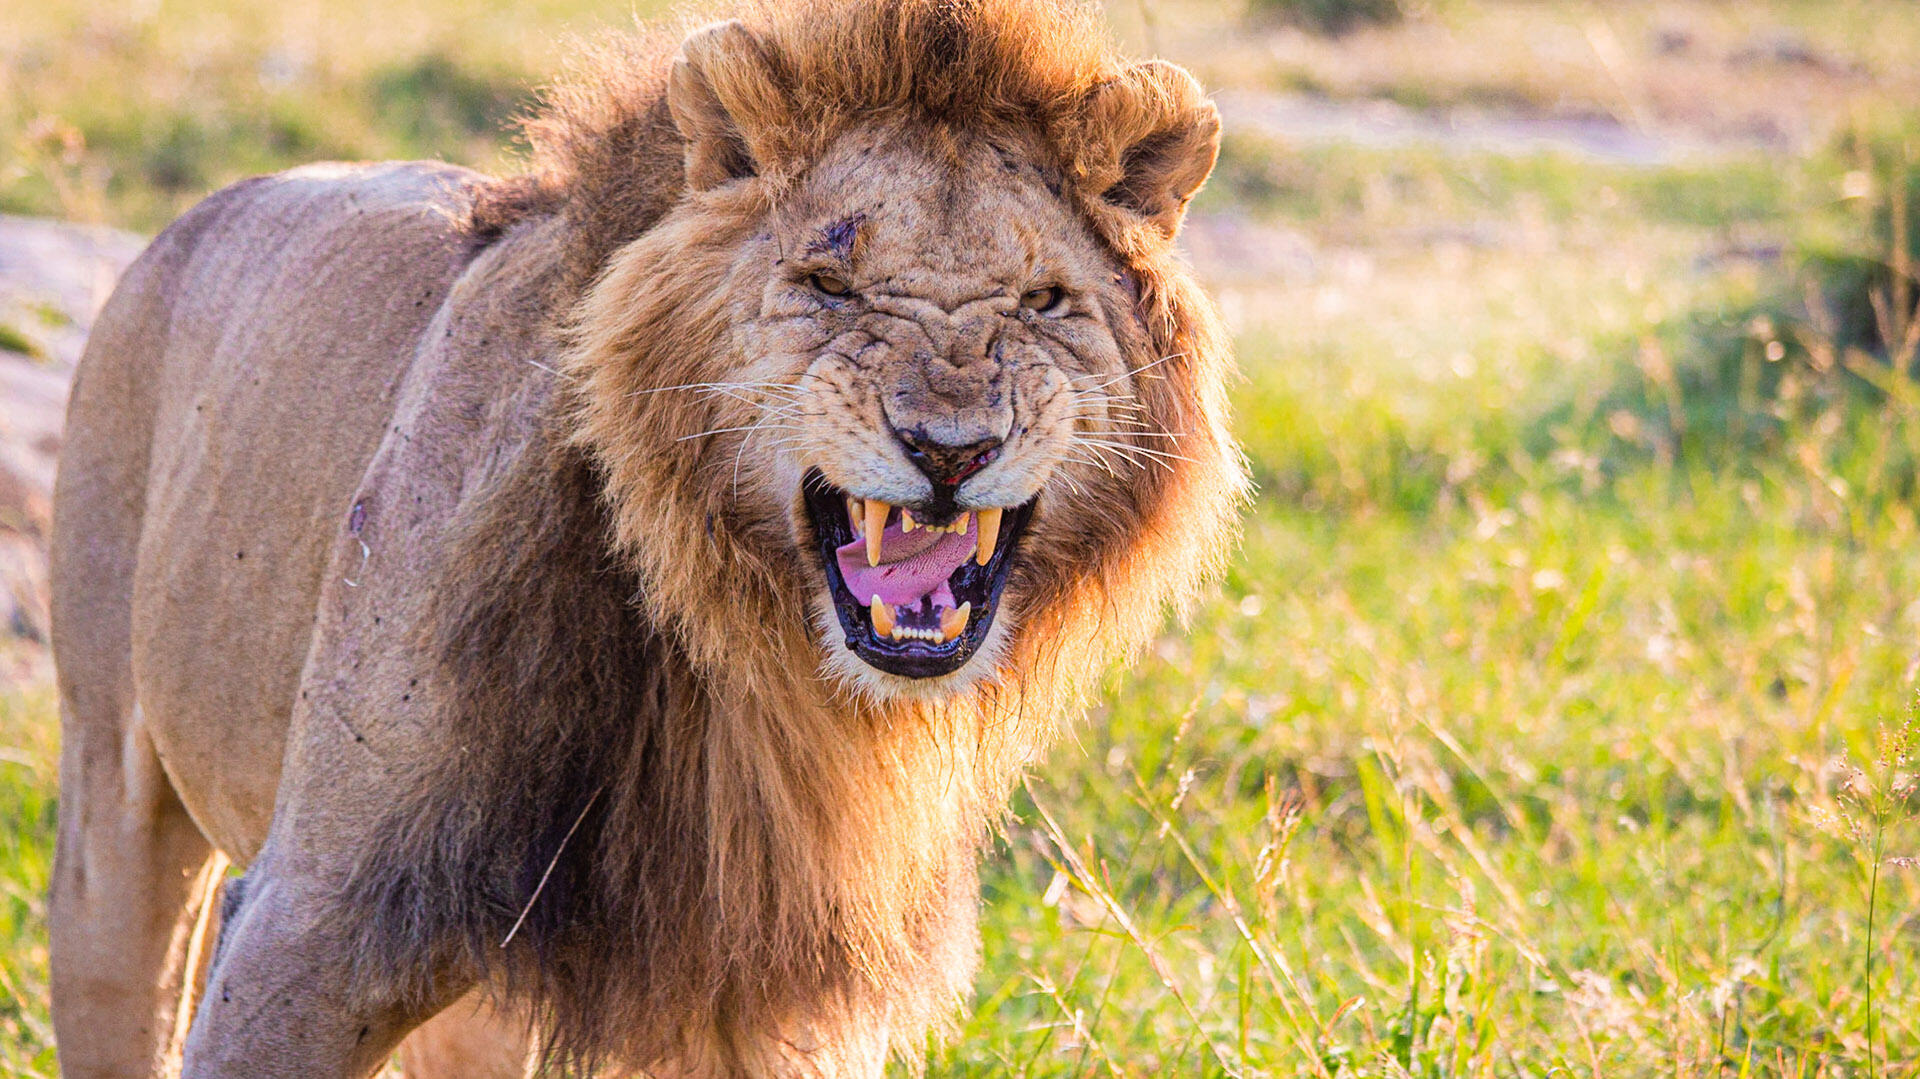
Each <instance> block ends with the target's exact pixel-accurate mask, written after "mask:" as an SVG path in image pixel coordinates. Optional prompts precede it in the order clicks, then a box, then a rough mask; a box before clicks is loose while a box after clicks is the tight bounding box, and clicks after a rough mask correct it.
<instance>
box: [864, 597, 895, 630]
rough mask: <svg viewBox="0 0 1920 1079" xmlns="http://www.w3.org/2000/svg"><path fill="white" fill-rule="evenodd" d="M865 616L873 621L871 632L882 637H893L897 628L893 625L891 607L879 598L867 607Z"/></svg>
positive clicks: (874, 599)
mask: <svg viewBox="0 0 1920 1079" xmlns="http://www.w3.org/2000/svg"><path fill="white" fill-rule="evenodd" d="M867 614H868V616H869V617H871V618H872V619H873V631H874V632H875V633H877V634H879V635H880V636H882V637H891V636H893V635H894V634H893V631H894V630H895V629H897V628H898V627H897V626H895V625H894V623H893V607H892V605H891V604H889V603H887V602H886V601H885V600H883V599H881V598H880V597H879V596H877V595H876V596H874V597H873V602H872V603H869V604H868V605H867Z"/></svg>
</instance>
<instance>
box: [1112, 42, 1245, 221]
mask: <svg viewBox="0 0 1920 1079" xmlns="http://www.w3.org/2000/svg"><path fill="white" fill-rule="evenodd" d="M1081 117H1082V124H1083V126H1082V139H1083V140H1084V145H1083V148H1082V149H1083V152H1082V156H1081V169H1082V171H1083V173H1084V175H1085V179H1086V182H1087V184H1088V185H1089V187H1090V188H1091V190H1092V191H1094V192H1095V193H1097V194H1098V196H1099V197H1100V199H1102V200H1103V201H1105V202H1106V203H1108V204H1110V205H1112V206H1115V207H1118V208H1119V209H1121V210H1124V211H1126V212H1128V213H1130V214H1133V215H1136V216H1138V217H1141V218H1144V219H1146V221H1147V222H1148V223H1150V224H1152V225H1153V226H1154V227H1155V228H1157V229H1158V230H1159V231H1160V232H1161V234H1162V235H1164V236H1166V237H1167V238H1168V239H1172V238H1173V235H1174V233H1176V232H1178V231H1179V229H1180V218H1181V216H1182V215H1183V214H1185V213H1186V209H1187V202H1188V200H1190V199H1192V198H1193V194H1194V192H1196V191H1198V190H1200V185H1201V184H1202V183H1204V182H1206V179H1207V175H1208V174H1209V173H1211V172H1212V171H1213V163H1214V160H1215V159H1216V158H1218V157H1219V156H1220V111H1219V110H1218V109H1216V108H1214V106H1213V102H1211V101H1208V100H1207V97H1206V93H1205V91H1203V90H1202V89H1201V88H1200V83H1199V80H1197V79H1195V78H1194V77H1193V76H1192V75H1189V74H1188V73H1187V72H1186V69H1184V68H1182V67H1179V66H1178V65H1176V64H1170V63H1167V62H1166V61H1165V60H1149V61H1147V62H1145V63H1141V64H1135V65H1134V66H1132V67H1130V68H1128V69H1127V70H1126V71H1124V72H1122V73H1120V74H1119V75H1118V76H1116V77H1114V78H1112V79H1108V80H1107V81H1105V82H1102V83H1099V84H1098V85H1096V86H1094V87H1093V89H1092V90H1089V91H1088V92H1087V97H1086V100H1085V102H1084V106H1083V108H1082V111H1081Z"/></svg>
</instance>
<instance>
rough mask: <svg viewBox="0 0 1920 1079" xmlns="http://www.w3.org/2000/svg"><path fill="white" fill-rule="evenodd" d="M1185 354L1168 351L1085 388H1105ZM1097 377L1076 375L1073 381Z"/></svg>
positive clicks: (1097, 376) (1096, 376)
mask: <svg viewBox="0 0 1920 1079" xmlns="http://www.w3.org/2000/svg"><path fill="white" fill-rule="evenodd" d="M1185 355H1186V353H1184V352H1174V353H1170V354H1168V355H1165V356H1162V357H1160V358H1159V359H1157V360H1155V361H1153V362H1152V363H1144V364H1141V365H1140V366H1139V367H1136V368H1134V369H1133V370H1131V371H1123V372H1121V373H1120V374H1117V375H1115V376H1113V377H1112V378H1109V379H1107V380H1106V381H1105V382H1102V383H1100V384H1098V385H1095V386H1088V387H1087V389H1090V390H1104V389H1106V388H1107V387H1108V386H1111V385H1113V384H1114V383H1116V382H1122V381H1125V380H1126V379H1129V378H1132V377H1133V376H1135V375H1137V374H1141V373H1142V372H1145V371H1151V370H1153V369H1154V368H1156V367H1158V366H1160V365H1161V364H1163V363H1167V362H1169V361H1172V360H1177V359H1180V358H1181V357H1182V356H1185ZM1099 377H1100V376H1099V375H1097V374H1095V375H1080V376H1077V377H1076V378H1075V379H1074V381H1076V382H1078V381H1079V380H1080V379H1082V378H1099Z"/></svg>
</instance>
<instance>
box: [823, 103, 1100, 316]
mask: <svg viewBox="0 0 1920 1079" xmlns="http://www.w3.org/2000/svg"><path fill="white" fill-rule="evenodd" d="M800 207H801V210H800V212H799V213H797V214H796V215H794V217H795V219H794V220H793V221H792V222H791V223H790V225H789V228H791V229H793V230H795V231H796V232H798V233H799V235H798V236H796V237H795V239H796V241H797V242H799V243H801V245H802V249H803V250H804V251H806V252H809V253H812V254H828V255H832V254H836V253H838V254H843V255H845V256H846V257H847V258H848V261H849V262H850V263H852V264H853V265H855V266H857V267H858V268H859V269H860V270H861V271H862V274H863V276H866V277H868V278H870V279H872V280H888V279H896V280H899V281H900V282H901V283H902V284H906V285H911V284H915V283H924V282H923V281H922V279H923V278H925V277H926V276H927V275H932V276H933V277H934V278H935V279H939V278H974V279H977V282H978V283H980V284H984V285H993V284H998V285H1003V286H1006V287H1014V286H1017V285H1022V284H1024V283H1026V281H1027V279H1028V278H1030V277H1032V276H1033V275H1036V274H1039V275H1052V276H1054V277H1069V278H1078V277H1083V276H1085V277H1092V278H1095V279H1097V277H1098V275H1099V274H1100V272H1101V270H1102V268H1103V264H1104V262H1105V258H1104V255H1103V253H1102V251H1101V249H1100V247H1099V246H1098V244H1097V242H1096V241H1095V240H1094V239H1093V236H1092V234H1091V232H1090V231H1089V230H1088V229H1087V227H1086V224H1085V222H1084V221H1083V220H1082V218H1081V216H1080V215H1079V213H1078V212H1077V211H1076V210H1075V209H1074V207H1072V206H1071V205H1070V204H1069V203H1068V202H1067V201H1066V200H1065V197H1064V196H1063V195H1062V194H1061V191H1060V187H1059V184H1058V183H1057V181H1056V180H1055V179H1054V178H1053V174H1052V170H1051V168H1050V167H1048V166H1047V165H1045V164H1043V163H1040V162H1035V161H1033V160H1030V159H1025V158H1022V157H1019V156H1017V155H1014V154H1012V153H1011V152H1009V151H1007V150H1004V149H1000V148H995V147H990V146H986V145H975V146H967V147H952V146H949V147H946V152H944V153H936V152H935V151H934V150H931V149H929V148H928V147H926V146H924V145H921V144H919V142H918V141H916V140H915V139H914V138H912V137H911V136H900V137H897V138H894V139H891V140H887V141H881V142H878V143H876V142H873V141H870V140H849V141H846V142H843V143H842V144H840V145H838V146H836V147H835V148H833V149H832V150H831V151H829V153H828V154H827V155H826V157H824V158H823V159H822V160H821V162H820V163H819V165H818V166H817V167H816V168H815V169H814V170H813V171H812V173H811V174H810V176H809V178H808V184H807V191H806V195H805V198H804V199H803V200H801V201H800ZM956 283H958V282H956Z"/></svg>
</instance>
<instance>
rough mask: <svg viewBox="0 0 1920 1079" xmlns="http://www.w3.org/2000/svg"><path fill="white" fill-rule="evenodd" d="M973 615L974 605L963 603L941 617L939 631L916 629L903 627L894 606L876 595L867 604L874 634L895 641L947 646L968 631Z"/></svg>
mask: <svg viewBox="0 0 1920 1079" xmlns="http://www.w3.org/2000/svg"><path fill="white" fill-rule="evenodd" d="M972 615H973V604H972V603H971V602H967V603H962V604H961V605H960V606H958V607H956V608H954V609H953V610H950V611H946V612H944V613H942V614H941V615H940V628H939V629H915V628H913V627H910V626H903V625H901V624H900V620H899V619H898V618H896V617H894V613H893V604H891V603H888V602H887V601H886V600H883V599H881V598H880V596H879V595H878V594H877V593H876V594H875V595H874V597H873V599H872V600H871V601H870V602H869V603H868V604H867V617H868V618H871V619H872V620H873V632H874V634H875V635H876V636H880V637H886V638H888V639H890V640H895V641H927V642H929V643H931V644H945V643H947V642H948V641H951V640H953V639H954V638H955V637H958V636H960V635H961V634H962V633H965V632H966V630H967V622H968V621H969V619H970V618H971V617H972Z"/></svg>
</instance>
